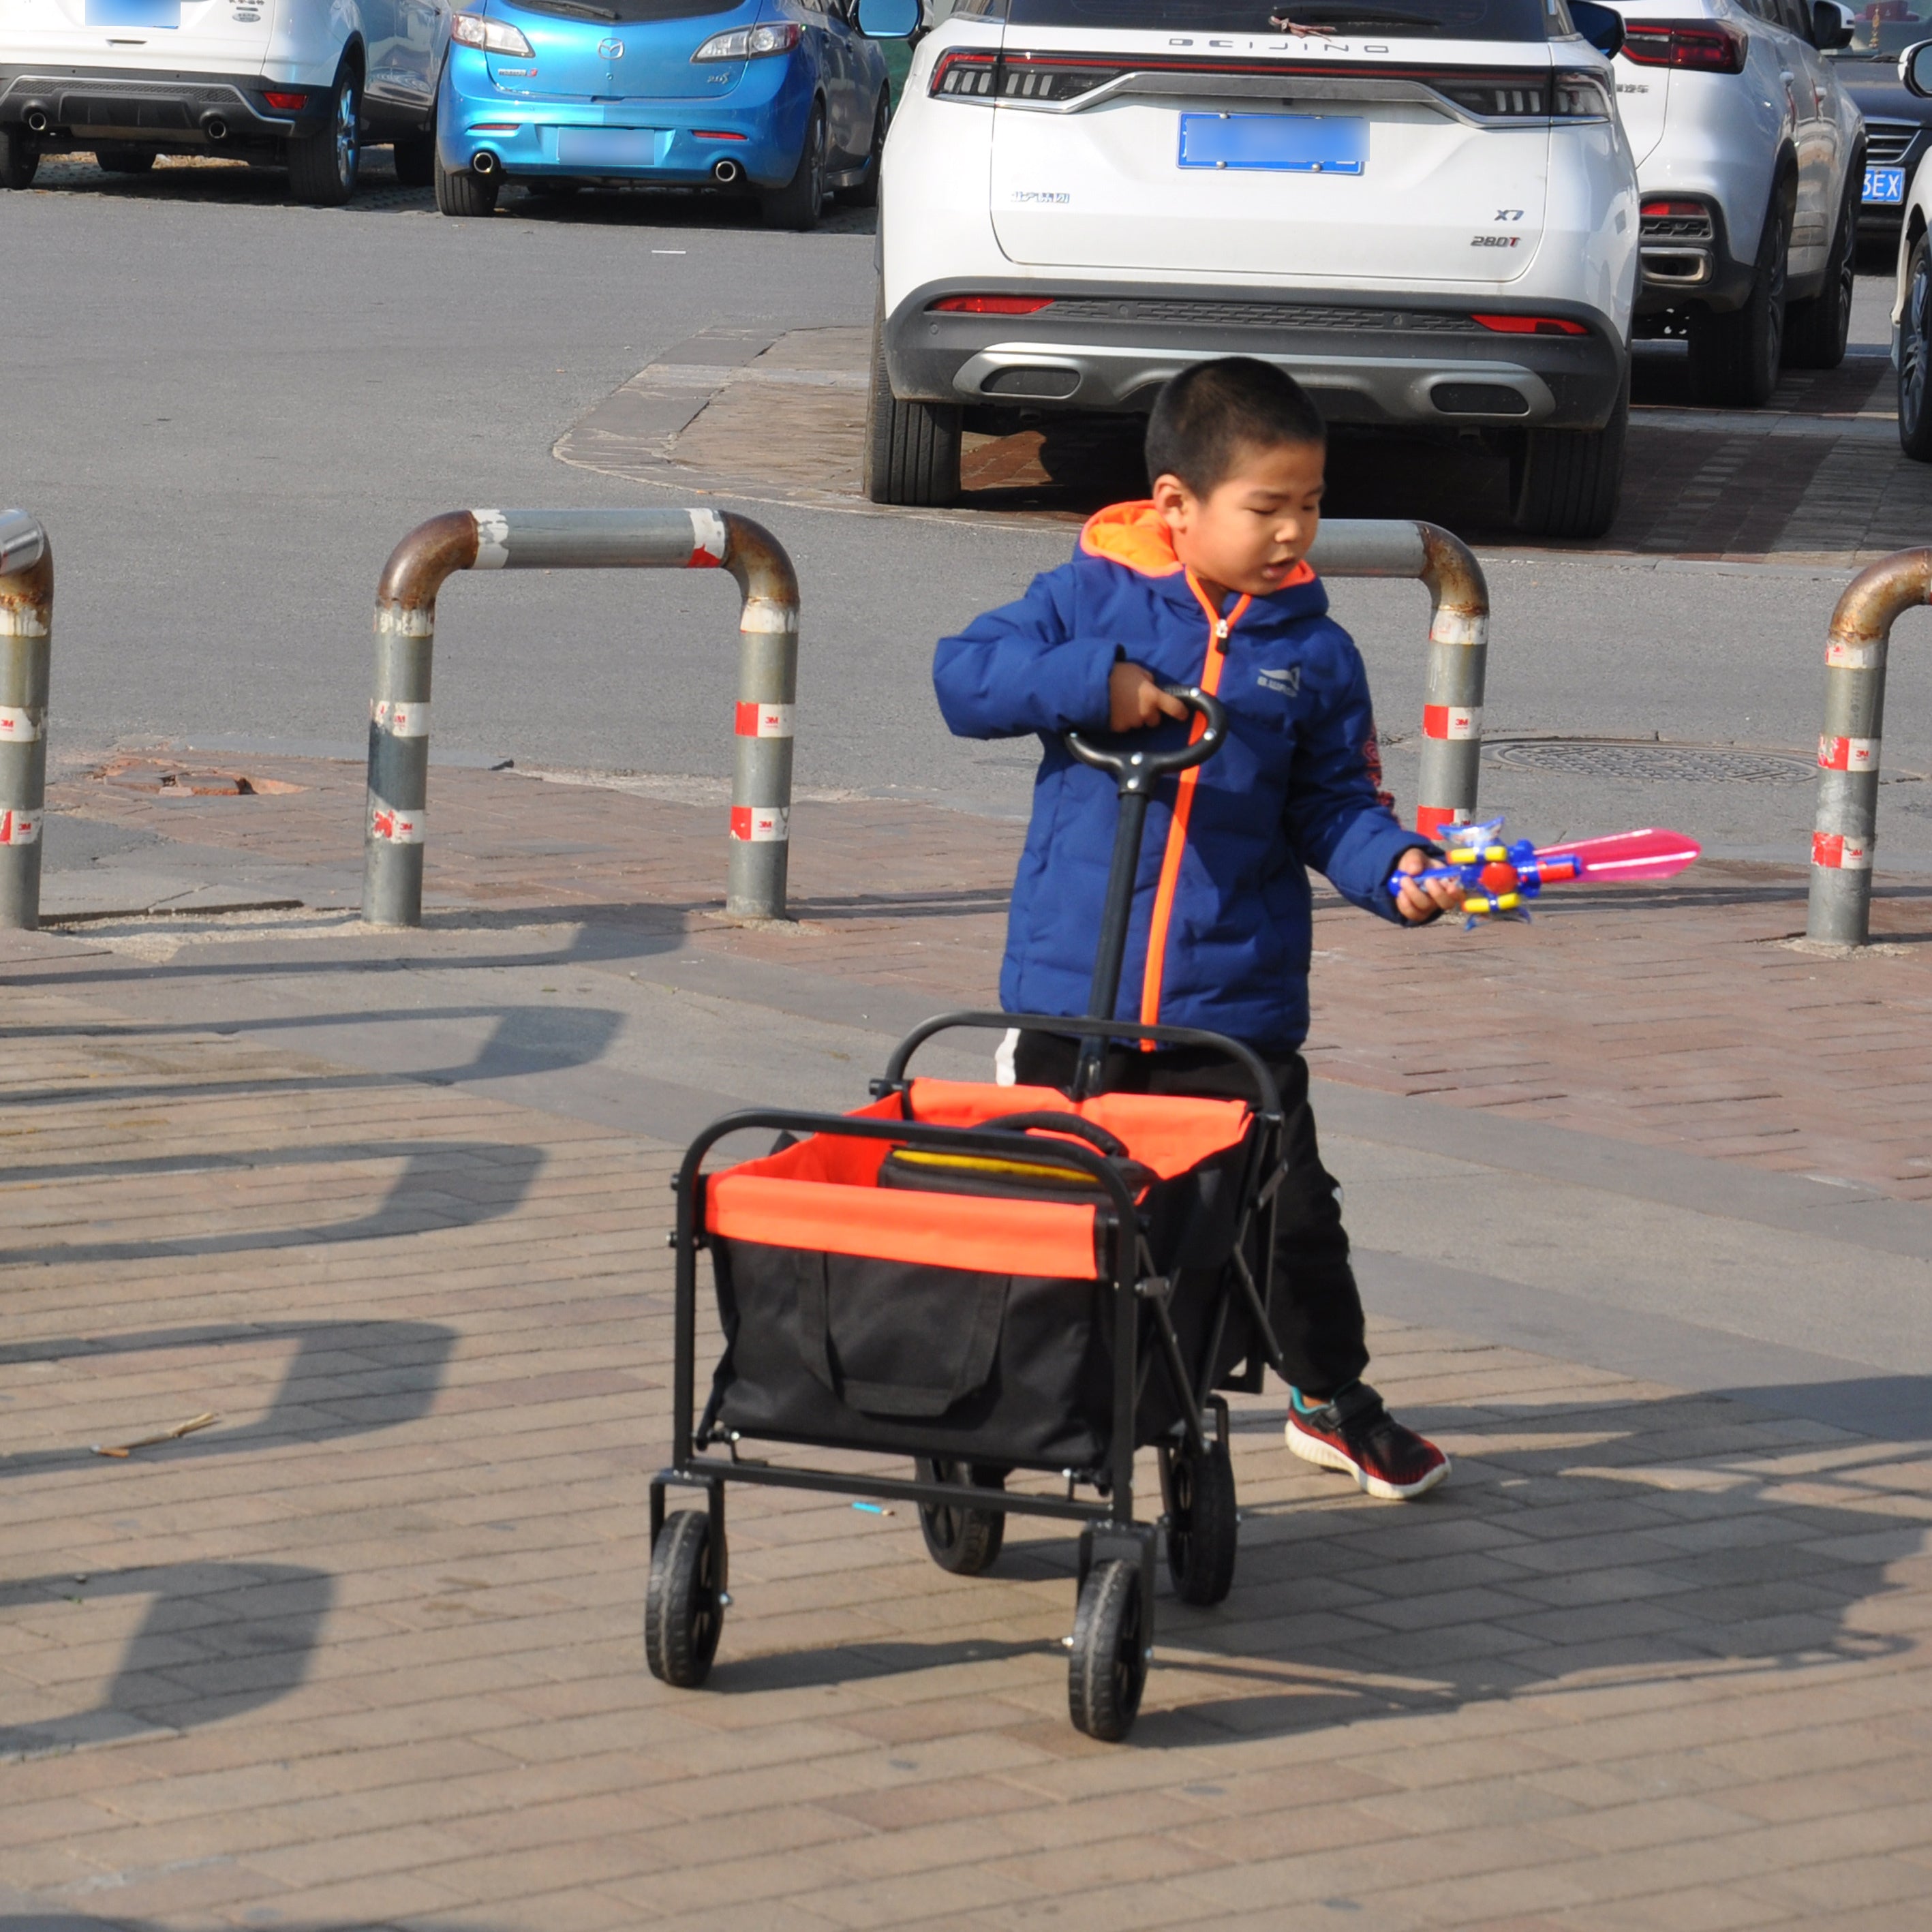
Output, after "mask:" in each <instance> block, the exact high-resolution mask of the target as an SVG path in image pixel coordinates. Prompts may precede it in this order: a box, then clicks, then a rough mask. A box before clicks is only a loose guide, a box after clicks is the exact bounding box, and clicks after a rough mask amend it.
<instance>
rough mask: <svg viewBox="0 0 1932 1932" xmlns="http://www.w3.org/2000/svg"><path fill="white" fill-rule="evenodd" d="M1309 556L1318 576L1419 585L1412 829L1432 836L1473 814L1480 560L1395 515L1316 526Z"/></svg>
mask: <svg viewBox="0 0 1932 1932" xmlns="http://www.w3.org/2000/svg"><path fill="white" fill-rule="evenodd" d="M1308 560H1309V562H1310V563H1311V564H1313V565H1314V566H1315V568H1316V569H1317V570H1318V571H1320V572H1321V574H1322V575H1323V576H1324V577H1415V578H1417V579H1418V580H1420V581H1421V583H1423V584H1424V586H1427V589H1428V592H1429V596H1430V604H1431V607H1432V608H1431V610H1430V620H1429V655H1428V658H1427V662H1426V664H1425V666H1424V673H1423V694H1422V772H1421V779H1420V781H1419V783H1418V787H1417V790H1418V803H1417V805H1416V811H1415V829H1417V831H1418V832H1423V833H1424V834H1426V835H1428V836H1430V837H1432V838H1433V836H1434V835H1435V834H1436V832H1439V831H1440V830H1441V829H1442V827H1443V826H1445V825H1454V824H1457V823H1460V822H1463V821H1466V820H1472V819H1473V818H1474V817H1475V815H1476V784H1477V780H1478V776H1479V775H1480V767H1481V763H1482V757H1483V676H1484V671H1485V670H1486V669H1487V666H1488V661H1489V654H1490V587H1489V585H1488V584H1487V582H1485V581H1484V577H1483V566H1482V565H1481V564H1480V563H1478V562H1477V561H1476V559H1475V553H1473V552H1472V550H1470V548H1469V545H1468V544H1466V543H1464V542H1463V540H1462V539H1461V538H1460V537H1454V536H1451V535H1450V534H1449V532H1448V531H1447V530H1445V529H1442V528H1441V527H1439V526H1438V525H1436V524H1435V523H1409V522H1406V521H1403V520H1396V519H1390V520H1380V519H1374V520H1371V519H1367V518H1363V519H1359V520H1358V519H1351V518H1347V517H1337V518H1336V519H1334V520H1332V521H1329V522H1325V523H1323V524H1322V528H1321V530H1320V532H1319V534H1318V535H1316V539H1315V547H1314V548H1313V550H1310V552H1309V553H1308Z"/></svg>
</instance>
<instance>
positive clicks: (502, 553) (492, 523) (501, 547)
mask: <svg viewBox="0 0 1932 1932" xmlns="http://www.w3.org/2000/svg"><path fill="white" fill-rule="evenodd" d="M469 514H471V515H472V517H475V519H476V561H475V562H474V563H472V565H470V566H469V567H470V568H471V569H472V570H501V569H502V568H503V566H504V565H505V564H506V563H508V562H509V560H510V520H509V518H508V517H506V516H505V515H504V514H503V513H502V511H501V510H472V511H470V513H469Z"/></svg>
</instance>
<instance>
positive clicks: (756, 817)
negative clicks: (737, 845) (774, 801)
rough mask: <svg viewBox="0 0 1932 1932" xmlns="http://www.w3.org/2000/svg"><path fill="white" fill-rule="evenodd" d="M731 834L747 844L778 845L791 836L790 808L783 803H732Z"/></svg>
mask: <svg viewBox="0 0 1932 1932" xmlns="http://www.w3.org/2000/svg"><path fill="white" fill-rule="evenodd" d="M731 836H732V837H733V838H741V839H742V840H743V841H745V844H748V845H780V844H784V842H785V841H787V839H789V838H790V836H791V808H790V806H789V805H733V806H732V808H731Z"/></svg>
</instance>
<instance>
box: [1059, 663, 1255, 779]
mask: <svg viewBox="0 0 1932 1932" xmlns="http://www.w3.org/2000/svg"><path fill="white" fill-rule="evenodd" d="M1161 688H1162V690H1163V691H1166V693H1167V694H1168V695H1169V697H1178V698H1179V699H1180V700H1181V703H1184V705H1186V706H1187V708H1188V709H1190V711H1193V712H1196V713H1197V714H1198V715H1199V716H1200V717H1202V718H1205V720H1206V721H1207V728H1206V729H1205V730H1204V731H1203V732H1202V733H1201V735H1200V736H1199V737H1198V738H1196V739H1193V740H1192V742H1190V743H1187V744H1185V745H1176V746H1175V748H1174V749H1173V750H1172V751H1130V750H1127V749H1126V748H1122V749H1121V750H1119V751H1103V749H1102V748H1100V746H1099V745H1095V744H1091V743H1090V742H1088V740H1087V739H1085V738H1083V737H1082V736H1081V735H1080V733H1079V732H1078V731H1064V732H1062V733H1061V743H1062V744H1064V745H1065V746H1066V747H1067V749H1068V750H1069V751H1071V752H1072V753H1073V755H1074V756H1075V757H1076V758H1078V759H1079V760H1080V762H1081V763H1082V764H1083V765H1091V766H1093V767H1094V769H1095V770H1096V771H1102V772H1112V773H1113V775H1114V781H1115V784H1117V785H1118V786H1119V787H1120V791H1121V796H1122V797H1123V798H1127V797H1130V796H1134V795H1135V794H1136V793H1138V794H1139V795H1141V796H1145V795H1146V794H1147V793H1150V792H1151V791H1152V790H1153V789H1154V785H1155V783H1156V782H1157V781H1158V780H1160V779H1161V778H1166V777H1168V776H1169V775H1171V774H1172V773H1173V772H1184V771H1186V770H1187V768H1188V767H1189V766H1190V765H1201V764H1205V763H1207V761H1208V760H1209V759H1210V758H1211V757H1213V756H1214V754H1215V753H1216V752H1217V751H1219V750H1220V748H1221V747H1222V745H1223V744H1224V743H1225V742H1226V739H1227V736H1228V713H1227V711H1226V708H1225V707H1224V706H1223V704H1222V703H1221V700H1220V699H1219V698H1218V697H1209V696H1208V694H1207V692H1205V691H1203V690H1202V689H1201V688H1200V687H1199V685H1192V684H1164V685H1162V686H1161ZM1139 735H1140V734H1139V733H1138V732H1136V733H1123V734H1122V736H1135V737H1137V736H1139Z"/></svg>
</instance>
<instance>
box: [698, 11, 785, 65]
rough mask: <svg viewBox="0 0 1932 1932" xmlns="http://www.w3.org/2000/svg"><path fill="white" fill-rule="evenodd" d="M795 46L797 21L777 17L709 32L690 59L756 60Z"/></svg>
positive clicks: (781, 52) (782, 52)
mask: <svg viewBox="0 0 1932 1932" xmlns="http://www.w3.org/2000/svg"><path fill="white" fill-rule="evenodd" d="M797 45H798V23H796V21H795V20H780V21H775V22H772V23H767V24H766V25H765V26H757V27H733V28H732V29H731V31H730V32H729V33H728V34H712V36H711V37H710V39H709V40H706V42H705V43H704V44H703V46H701V47H700V48H699V49H698V50H697V52H695V53H694V54H693V55H691V58H692V59H693V60H694V61H739V60H757V59H760V58H762V57H763V55H766V54H788V53H790V52H791V50H792V49H793V47H795V46H797Z"/></svg>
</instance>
